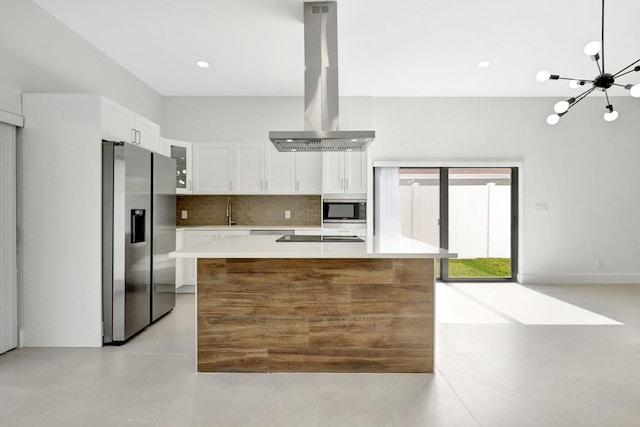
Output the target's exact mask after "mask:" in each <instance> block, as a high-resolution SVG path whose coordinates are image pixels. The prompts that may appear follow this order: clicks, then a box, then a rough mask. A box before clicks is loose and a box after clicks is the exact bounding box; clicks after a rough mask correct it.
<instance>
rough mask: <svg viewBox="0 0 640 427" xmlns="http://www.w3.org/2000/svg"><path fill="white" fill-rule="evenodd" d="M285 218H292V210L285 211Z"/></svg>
mask: <svg viewBox="0 0 640 427" xmlns="http://www.w3.org/2000/svg"><path fill="white" fill-rule="evenodd" d="M284 218H285V219H291V211H290V210H286V211H284Z"/></svg>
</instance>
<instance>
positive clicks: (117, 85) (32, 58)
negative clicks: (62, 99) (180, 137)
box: [0, 0, 162, 123]
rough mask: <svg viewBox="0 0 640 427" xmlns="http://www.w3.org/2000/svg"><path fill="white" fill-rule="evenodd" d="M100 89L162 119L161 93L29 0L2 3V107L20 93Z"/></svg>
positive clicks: (13, 106)
mask: <svg viewBox="0 0 640 427" xmlns="http://www.w3.org/2000/svg"><path fill="white" fill-rule="evenodd" d="M51 92H52V93H100V94H102V95H105V96H106V97H108V98H111V99H113V100H114V101H116V102H118V103H120V104H122V105H124V106H125V107H128V108H129V109H131V110H133V111H135V112H137V113H139V114H141V115H143V116H145V117H148V118H149V119H151V120H153V121H155V122H157V123H161V120H162V97H161V96H160V95H159V94H158V93H156V92H155V91H154V90H152V89H151V88H150V87H149V86H147V85H146V84H144V83H143V82H142V81H140V80H139V79H138V78H136V77H135V76H133V75H132V74H130V73H129V72H128V71H126V70H125V69H124V68H122V67H121V66H120V65H118V64H116V63H115V62H114V61H112V60H111V59H110V58H108V57H107V56H106V55H104V54H103V53H102V52H101V51H99V50H97V49H96V48H95V47H94V46H93V45H91V44H90V43H89V42H87V41H85V40H84V39H82V38H80V37H79V36H78V35H77V34H76V33H74V32H73V31H71V30H70V29H69V28H67V27H65V26H64V25H62V24H61V23H60V22H59V21H57V20H56V19H55V18H53V17H52V16H51V15H49V14H48V13H47V12H45V11H44V10H43V9H41V8H40V7H39V6H37V5H36V4H35V3H33V2H31V1H28V0H2V5H1V6H0V110H5V111H9V112H11V113H14V114H19V115H22V114H23V112H22V103H21V95H22V93H51Z"/></svg>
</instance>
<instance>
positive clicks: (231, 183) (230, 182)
mask: <svg viewBox="0 0 640 427" xmlns="http://www.w3.org/2000/svg"><path fill="white" fill-rule="evenodd" d="M229 191H233V181H232V180H229Z"/></svg>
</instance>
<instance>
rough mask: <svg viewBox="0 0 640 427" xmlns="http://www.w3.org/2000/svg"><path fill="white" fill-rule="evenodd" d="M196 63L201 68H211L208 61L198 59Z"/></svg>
mask: <svg viewBox="0 0 640 427" xmlns="http://www.w3.org/2000/svg"><path fill="white" fill-rule="evenodd" d="M196 65H197V66H198V67H200V68H209V63H208V62H207V61H196Z"/></svg>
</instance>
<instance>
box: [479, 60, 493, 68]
mask: <svg viewBox="0 0 640 427" xmlns="http://www.w3.org/2000/svg"><path fill="white" fill-rule="evenodd" d="M489 65H491V61H489V60H488V59H487V60H484V61H480V62H478V64H477V66H478V68H487V67H488V66H489Z"/></svg>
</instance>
